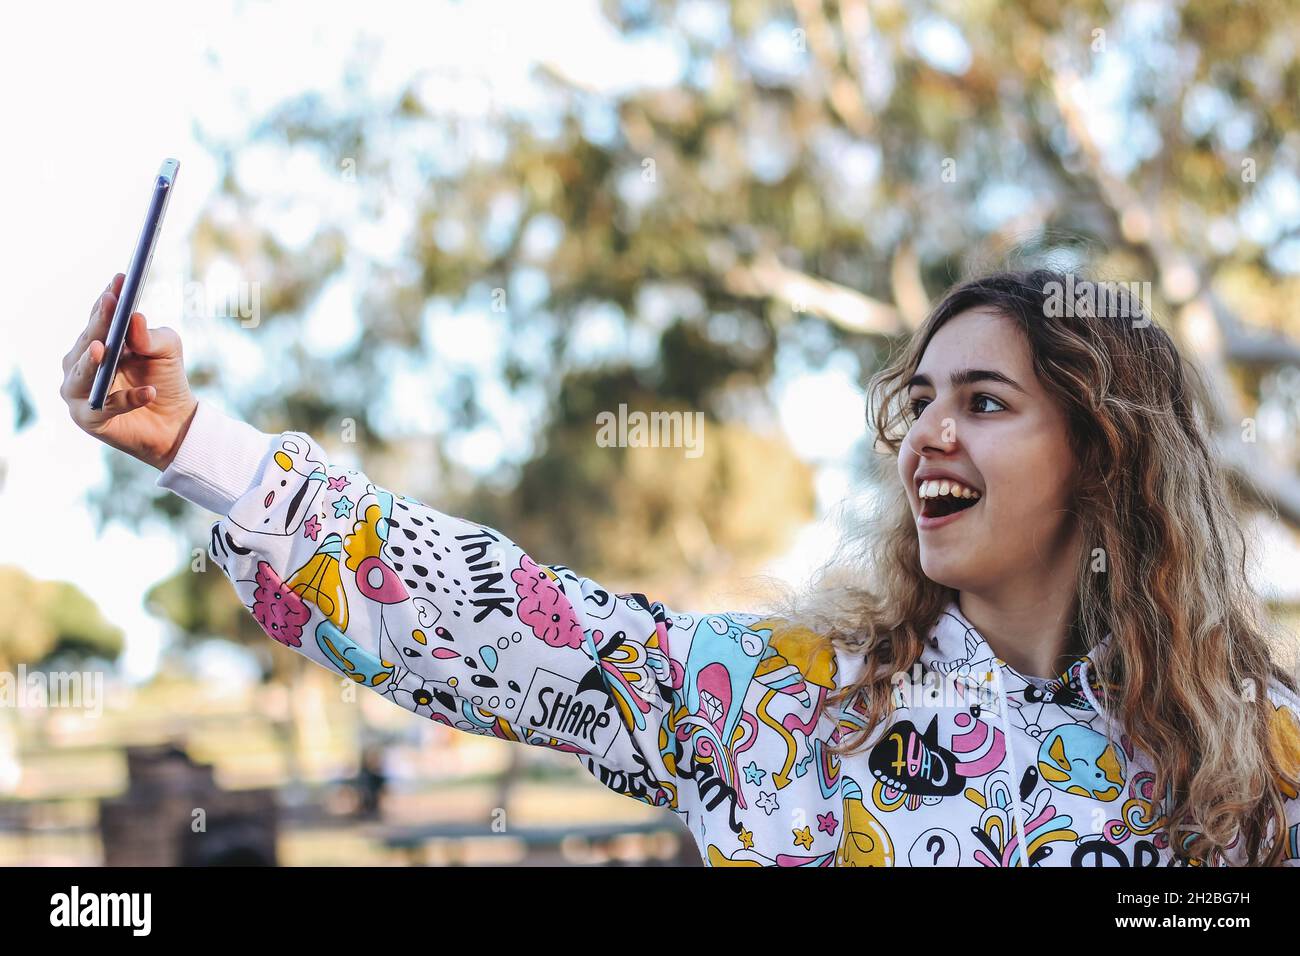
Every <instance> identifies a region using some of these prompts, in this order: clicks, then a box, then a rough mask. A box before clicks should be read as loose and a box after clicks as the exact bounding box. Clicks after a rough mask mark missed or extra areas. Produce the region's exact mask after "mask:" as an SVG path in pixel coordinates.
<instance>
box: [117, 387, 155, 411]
mask: <svg viewBox="0 0 1300 956" xmlns="http://www.w3.org/2000/svg"><path fill="white" fill-rule="evenodd" d="M157 394H158V390H157V389H156V388H154V387H153V386H152V385H141V386H139V387H137V388H119V389H118V390H117V391H116V392H114V393H113V394H112V395H110V396H108V398H106V399H104V410H103V411H104V417H105V418H112V417H113V416H115V415H121V414H122V413H123V412H129V411H131V410H132V409H135V408H139V407H140V406H141V405H148V404H149V403H150V402H151V401H153V399H154V396H155V395H157Z"/></svg>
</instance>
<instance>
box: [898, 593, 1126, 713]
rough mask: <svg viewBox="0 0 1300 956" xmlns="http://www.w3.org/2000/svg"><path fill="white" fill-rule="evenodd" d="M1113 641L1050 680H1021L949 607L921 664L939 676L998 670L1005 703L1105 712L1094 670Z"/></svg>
mask: <svg viewBox="0 0 1300 956" xmlns="http://www.w3.org/2000/svg"><path fill="white" fill-rule="evenodd" d="M1111 638H1112V635H1111V634H1109V633H1108V634H1107V635H1106V636H1105V637H1103V638H1102V639H1101V640H1100V641H1099V642H1098V643H1097V644H1096V645H1095V646H1094V647H1093V648H1092V649H1091V650H1089V651H1088V652H1087V653H1085V654H1083V655H1081V656H1079V657H1076V658H1074V659H1073V660H1072V661H1071V662H1070V663H1069V664H1068V665H1067V666H1066V667H1064V668H1062V670H1061V671H1060V673H1058V674H1057V675H1055V676H1054V677H1050V678H1049V677H1034V676H1031V675H1026V674H1021V673H1020V672H1019V671H1017V670H1016V669H1015V668H1014V667H1012V666H1011V665H1010V664H1008V663H1007V662H1006V661H1004V660H1002V659H1001V658H999V657H998V656H997V654H996V653H994V651H993V648H992V647H990V646H989V643H988V641H987V640H985V639H984V635H982V634H981V633H980V632H979V630H978V629H977V628H976V627H975V625H973V624H971V623H970V621H968V620H966V618H965V617H964V616H963V615H962V613H961V610H960V609H959V608H958V606H957V602H956V601H952V602H951V603H950V604H949V605H948V607H947V608H945V609H944V611H943V613H941V614H940V615H939V620H938V622H937V623H936V624H935V626H934V628H933V629H932V631H931V632H930V639H929V641H928V642H927V646H926V648H925V650H924V651H923V652H922V655H921V661H922V663H923V664H925V665H926V666H927V667H929V668H931V669H933V670H936V671H938V672H939V673H941V674H951V673H953V672H954V671H958V670H959V669H961V670H963V671H965V669H967V668H968V669H969V672H974V673H985V672H990V671H993V670H995V669H996V670H998V671H999V672H1000V673H999V677H1000V682H1001V686H1002V688H1003V690H1004V691H1005V693H1006V695H1007V697H1008V699H1009V700H1013V701H1014V700H1015V699H1019V700H1021V701H1023V700H1025V699H1026V698H1030V699H1037V700H1048V701H1050V702H1051V703H1055V704H1059V705H1060V706H1063V707H1067V708H1069V709H1071V710H1083V711H1096V712H1097V713H1100V714H1102V715H1105V714H1106V712H1105V710H1104V708H1103V707H1102V706H1101V703H1100V701H1099V699H1098V698H1099V696H1100V692H1101V687H1100V685H1099V683H1098V678H1097V675H1096V667H1095V664H1096V663H1097V662H1100V661H1102V660H1104V655H1105V654H1106V653H1108V651H1109V649H1110V645H1111V643H1112V641H1111Z"/></svg>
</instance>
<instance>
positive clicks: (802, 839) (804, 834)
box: [790, 827, 812, 850]
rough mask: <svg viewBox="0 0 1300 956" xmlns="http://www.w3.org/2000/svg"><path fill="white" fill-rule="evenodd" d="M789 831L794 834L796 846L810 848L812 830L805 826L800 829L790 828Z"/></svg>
mask: <svg viewBox="0 0 1300 956" xmlns="http://www.w3.org/2000/svg"><path fill="white" fill-rule="evenodd" d="M790 832H791V833H793V834H794V842H795V845H796V846H801V847H803V848H804V849H805V850H811V849H812V832H811V831H810V830H809V829H808V828H807V827H804V828H803V829H802V830H791V831H790Z"/></svg>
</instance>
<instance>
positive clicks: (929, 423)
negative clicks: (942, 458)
mask: <svg viewBox="0 0 1300 956" xmlns="http://www.w3.org/2000/svg"><path fill="white" fill-rule="evenodd" d="M904 441H906V442H907V444H908V445H910V446H911V448H912V451H914V452H915V453H916V455H917V457H924V456H926V455H927V454H928V455H948V454H951V453H952V452H953V450H954V449H956V447H957V422H956V419H954V418H953V417H952V415H950V414H948V413H946V412H944V411H943V409H941V408H940V407H939V403H938V401H933V402H930V404H928V405H926V407H925V408H924V409H922V411H921V415H920V417H919V418H917V420H916V421H914V422H913V423H912V427H911V428H909V429H908V430H907V436H906V438H905V439H904Z"/></svg>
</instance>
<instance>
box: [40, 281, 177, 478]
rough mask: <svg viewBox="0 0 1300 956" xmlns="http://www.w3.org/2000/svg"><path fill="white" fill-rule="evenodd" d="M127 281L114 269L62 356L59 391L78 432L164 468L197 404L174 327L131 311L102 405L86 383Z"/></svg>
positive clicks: (98, 359)
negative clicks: (96, 406) (93, 403)
mask: <svg viewBox="0 0 1300 956" xmlns="http://www.w3.org/2000/svg"><path fill="white" fill-rule="evenodd" d="M124 281H126V276H125V275H123V274H122V273H120V272H119V273H118V274H117V275H115V276H114V277H113V279H112V280H111V281H110V282H109V283H108V288H106V289H105V290H104V292H103V294H101V295H100V297H99V299H98V300H97V301H96V302H95V306H94V308H92V309H91V311H90V322H89V324H87V326H86V329H85V331H83V332H82V333H81V337H80V338H78V339H77V341H76V343H75V344H74V345H73V346H72V350H71V351H70V352H68V354H67V355H65V356H64V357H63V386H62V388H60V389H59V394H60V395H61V396H63V400H64V401H65V402H67V403H68V413H69V414H70V415H71V416H72V420H73V421H74V422H76V423H77V426H78V427H79V428H81V430H82V431H84V432H86V433H87V434H90V435H93V436H94V437H96V438H98V439H99V440H100V441H102V442H104V443H105V444H106V445H110V446H112V447H113V448H116V449H117V450H118V451H124V452H126V453H127V454H128V455H131V456H132V457H134V458H138V459H140V460H141V461H143V462H146V463H148V464H150V465H153V466H154V467H155V468H157V469H158V470H159V471H162V470H163V469H165V468H166V467H167V466H168V465H169V464H171V461H172V459H173V458H175V457H176V449H178V448H180V446H181V442H182V441H183V440H184V439H185V433H186V431H187V430H188V429H189V426H190V421H191V420H192V419H193V418H194V412H195V409H197V408H198V401H197V400H196V399H195V398H194V396H193V395H192V394H191V393H190V383H189V380H188V379H187V378H186V377H185V362H184V359H183V357H182V355H181V338H180V336H179V335H177V334H176V332H175V331H174V330H173V329H169V328H165V327H163V328H157V329H151V328H149V326H148V325H147V324H146V322H145V318H144V316H143V315H142V314H141V313H139V312H136V313H134V314H132V316H131V321H130V324H129V325H128V326H127V333H126V341H125V342H124V343H123V344H122V355H121V358H120V359H119V360H118V363H117V374H116V375H115V376H114V377H113V384H112V386H111V387H110V388H109V390H108V397H107V398H106V399H105V400H104V407H103V408H102V409H100V410H99V411H95V410H93V409H92V408H91V407H90V387H91V385H92V384H94V381H95V372H96V370H97V369H98V368H99V363H100V362H101V361H102V360H103V358H104V352H105V348H104V339H105V337H106V336H107V335H108V326H109V323H110V322H111V321H112V320H113V311H114V310H115V309H116V308H117V297H118V295H119V294H120V293H121V291H122V283H123V282H124Z"/></svg>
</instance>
